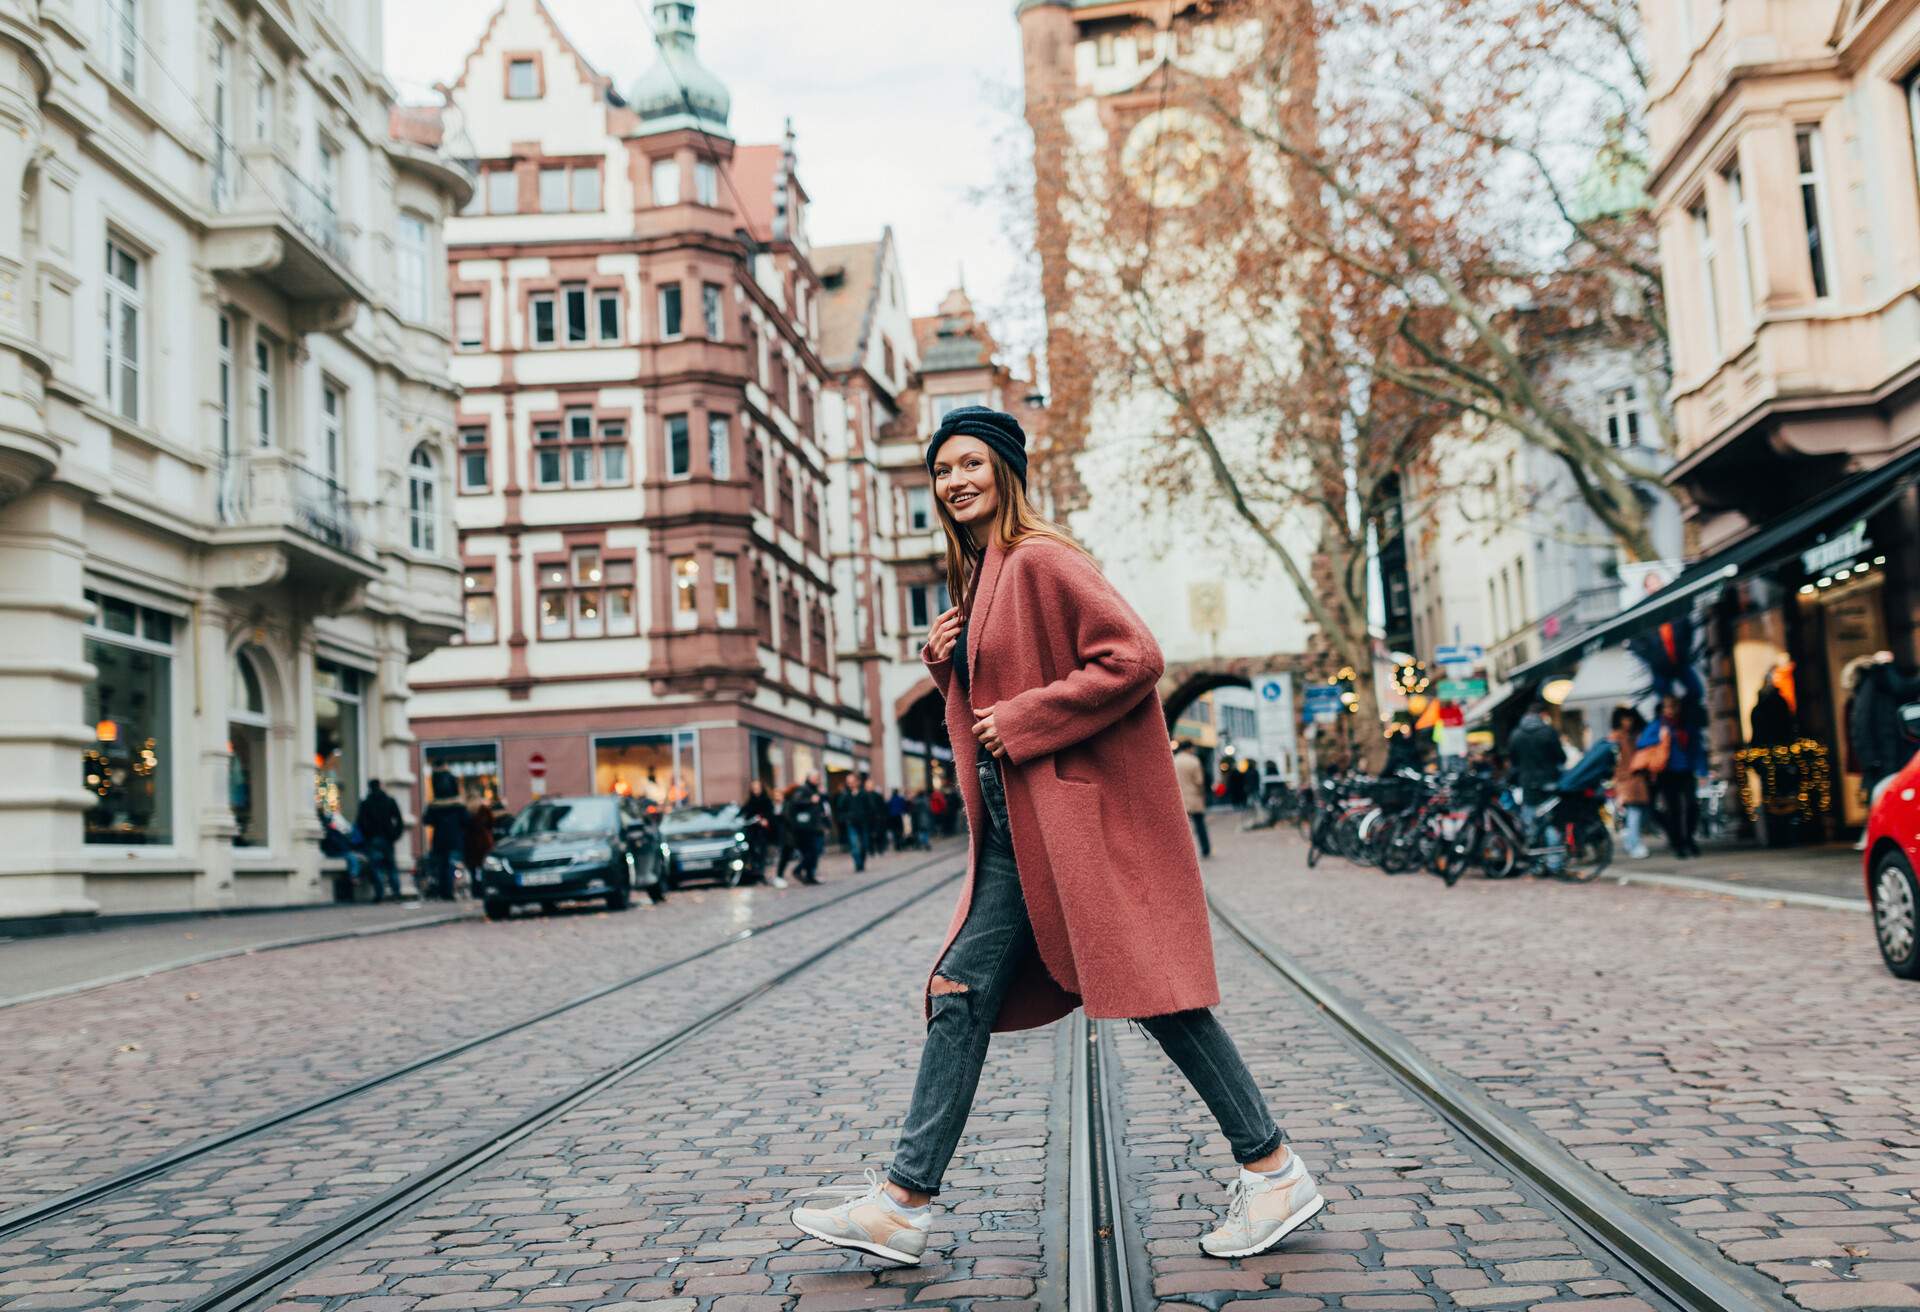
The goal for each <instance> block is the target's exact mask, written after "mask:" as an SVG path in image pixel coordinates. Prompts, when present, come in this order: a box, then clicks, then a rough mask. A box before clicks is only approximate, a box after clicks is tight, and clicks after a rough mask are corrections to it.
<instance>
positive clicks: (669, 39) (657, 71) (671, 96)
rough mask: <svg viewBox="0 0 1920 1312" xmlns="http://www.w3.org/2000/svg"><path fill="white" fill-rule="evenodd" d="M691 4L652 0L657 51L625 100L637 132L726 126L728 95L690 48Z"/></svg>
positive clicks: (730, 98)
mask: <svg viewBox="0 0 1920 1312" xmlns="http://www.w3.org/2000/svg"><path fill="white" fill-rule="evenodd" d="M694 8H695V6H694V0H655V3H654V6H653V25H654V29H655V31H656V32H657V34H658V39H659V44H660V57H659V58H658V59H657V60H655V61H654V65H653V67H652V68H649V69H648V70H647V71H646V72H644V73H642V74H641V75H640V76H639V78H638V79H636V80H635V81H634V84H633V86H632V88H631V89H630V90H629V91H628V92H627V104H628V105H630V106H631V107H632V108H633V110H634V112H635V113H637V114H638V115H639V116H640V121H641V123H642V125H643V126H642V127H641V131H642V132H649V133H651V132H669V131H672V130H673V129H675V128H701V129H704V130H706V131H709V132H712V131H719V132H725V131H726V130H727V117H728V115H729V114H731V113H732V112H733V95H732V93H730V92H729V91H728V90H727V87H726V84H725V83H724V82H722V81H721V80H720V79H719V78H718V77H716V76H714V74H713V72H712V71H711V70H710V69H708V67H707V66H706V65H705V64H703V63H701V62H700V56H699V55H698V54H697V53H695V51H694V36H693V20H694Z"/></svg>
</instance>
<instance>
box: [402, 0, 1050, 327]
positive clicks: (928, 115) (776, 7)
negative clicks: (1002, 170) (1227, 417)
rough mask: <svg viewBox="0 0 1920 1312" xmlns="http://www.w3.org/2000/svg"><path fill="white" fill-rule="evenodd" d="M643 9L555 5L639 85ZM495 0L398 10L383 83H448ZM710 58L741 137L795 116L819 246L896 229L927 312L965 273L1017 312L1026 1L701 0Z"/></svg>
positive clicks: (421, 93) (989, 301) (614, 0)
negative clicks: (982, 196)
mask: <svg viewBox="0 0 1920 1312" xmlns="http://www.w3.org/2000/svg"><path fill="white" fill-rule="evenodd" d="M643 2H644V0H547V3H548V7H549V8H550V9H551V10H552V12H553V14H554V17H555V18H556V19H558V20H559V23H560V26H561V29H562V30H563V31H565V32H566V34H567V35H568V37H569V38H571V39H572V41H573V42H574V43H575V44H576V45H577V46H579V47H580V49H581V50H582V51H583V52H584V53H585V54H586V56H587V58H588V59H590V60H592V61H593V62H594V64H595V65H596V66H597V67H598V68H599V69H600V71H601V72H603V73H607V74H610V75H611V76H612V77H613V79H614V84H615V85H616V86H618V87H621V88H625V87H626V86H627V85H628V84H629V83H631V82H632V80H633V79H634V78H635V77H637V76H638V75H639V74H640V73H641V72H643V71H645V69H646V68H647V66H648V65H650V64H651V63H652V62H653V45H652V41H651V39H650V37H649V36H648V29H647V24H646V21H645V19H644V17H643V16H642V14H641V9H640V5H641V4H642V3H643ZM496 4H497V0H433V2H432V3H427V2H426V0H387V3H386V58H387V73H388V76H389V77H391V78H392V80H393V81H394V83H395V85H396V86H398V87H399V89H400V92H401V95H402V97H403V98H405V99H407V100H426V99H430V98H431V88H432V86H433V84H434V83H435V82H451V81H452V80H453V79H454V78H455V77H457V76H458V74H459V69H460V62H461V60H462V59H463V58H464V56H465V55H466V54H467V52H468V51H469V50H470V49H471V48H472V47H473V45H474V44H475V43H476V42H477V41H478V40H479V37H480V32H481V29H482V28H483V27H484V26H485V24H486V20H487V18H488V17H489V16H490V15H491V14H492V13H493V10H494V8H495V7H496ZM698 30H699V38H700V56H701V59H702V60H703V61H705V63H706V64H707V66H708V67H709V68H711V69H713V70H714V71H715V72H716V73H718V74H719V75H720V76H721V78H722V79H724V80H725V81H726V83H727V85H728V87H729V88H730V89H731V90H732V92H733V135H734V138H735V140H737V141H740V142H743V143H751V142H761V141H777V140H779V138H780V134H781V131H782V124H783V123H784V121H785V119H786V118H787V117H788V116H791V117H792V118H793V121H794V128H795V130H796V131H797V132H798V134H799V151H800V177H801V181H802V182H804V183H805V184H806V187H807V191H808V193H809V194H810V195H811V196H812V197H813V221H812V234H813V239H814V241H815V242H816V243H819V244H829V243H837V242H847V241H862V240H871V239H873V238H876V237H878V236H879V235H880V231H881V229H882V228H883V227H884V226H885V225H886V224H889V223H891V224H892V225H893V229H894V234H895V236H896V237H897V238H898V240H899V242H900V249H901V254H902V256H903V258H904V259H905V262H906V272H907V295H908V297H909V298H910V301H911V304H912V306H913V310H914V313H916V314H928V313H931V312H932V310H933V308H934V307H935V306H936V305H937V304H938V303H939V301H940V298H941V297H942V296H944V295H945V294H946V292H947V290H948V289H949V288H950V287H952V286H953V284H954V281H955V279H956V278H957V277H958V276H959V271H960V269H961V268H962V267H964V268H965V271H966V280H967V290H968V292H969V293H970V294H971V295H972V296H973V298H974V301H975V303H976V304H977V305H979V306H980V307H981V308H982V309H991V308H995V307H997V306H999V305H1001V304H1002V303H1003V302H1005V301H1006V300H1007V296H1006V288H1007V284H1008V281H1009V279H1010V278H1011V277H1013V275H1014V271H1015V267H1016V259H1015V256H1014V253H1013V252H1012V250H1011V249H1010V245H1009V242H1008V240H1007V239H1006V237H1005V236H1004V227H1005V224H1004V220H1003V218H1002V216H1001V215H1000V214H999V213H998V210H997V207H996V206H993V205H983V204H980V203H977V202H976V201H974V200H972V199H970V196H969V192H970V191H971V190H973V189H976V188H984V187H988V186H990V185H991V184H992V183H993V182H994V181H995V171H996V168H998V167H999V164H998V161H999V159H1000V158H1001V157H1002V155H1003V154H1004V151H1003V150H1002V149H1000V148H998V147H996V139H1001V140H1004V139H1005V138H1006V136H1007V133H1008V129H1009V127H1010V126H1011V125H1012V124H1013V123H1014V122H1016V114H1015V113H1014V111H1013V109H1012V108H1010V106H1013V105H1017V103H1018V99H1017V98H1018V94H1019V87H1020V82H1021V74H1020V32H1019V28H1018V26H1017V25H1016V24H1015V22H1014V20H1013V0H701V3H700V17H699V28H698Z"/></svg>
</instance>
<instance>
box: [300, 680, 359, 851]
mask: <svg viewBox="0 0 1920 1312" xmlns="http://www.w3.org/2000/svg"><path fill="white" fill-rule="evenodd" d="M366 678H367V676H366V675H364V674H362V673H361V672H360V671H359V670H354V669H349V668H347V667H346V666H344V665H336V664H334V663H333V662H332V661H327V660H317V661H315V662H314V663H313V735H314V737H313V764H314V778H313V787H314V802H315V804H317V805H318V806H319V808H320V809H321V810H322V811H327V812H330V813H336V814H338V815H341V816H343V817H345V818H346V819H347V820H349V821H351V820H352V819H353V818H354V816H356V815H358V814H359V811H360V793H361V790H362V789H363V787H364V786H365V781H364V780H363V779H362V777H361V761H362V760H364V759H365V757H364V754H363V751H362V739H361V709H362V704H363V701H364V697H365V694H364V691H363V687H364V684H365V682H366Z"/></svg>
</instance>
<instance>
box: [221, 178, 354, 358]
mask: <svg viewBox="0 0 1920 1312" xmlns="http://www.w3.org/2000/svg"><path fill="white" fill-rule="evenodd" d="M210 191H211V199H212V203H213V209H214V214H213V217H212V218H211V219H209V220H208V223H207V242H206V253H207V265H208V267H209V268H211V269H213V270H215V271H218V272H223V273H241V274H248V275H250V276H252V277H255V278H258V279H260V280H261V281H263V282H265V283H268V284H270V285H271V286H273V287H274V288H276V289H277V290H278V291H279V292H280V293H281V294H282V295H284V296H285V297H286V298H287V299H288V300H289V301H291V302H293V305H294V313H295V318H296V321H297V326H298V327H299V329H300V330H301V331H303V332H337V331H339V330H340V329H342V328H345V327H346V326H347V325H348V324H350V323H352V322H353V316H354V315H355V313H357V312H358V310H359V308H360V305H361V303H362V302H364V301H366V300H367V299H368V297H369V293H368V290H367V288H366V285H365V284H364V283H362V282H361V281H360V278H359V275H358V274H356V273H355V272H354V268H353V249H352V244H351V240H350V238H351V233H350V231H349V229H348V228H347V226H346V225H345V223H344V222H343V221H342V219H341V217H340V215H339V213H338V212H337V211H336V210H335V209H334V206H333V203H332V202H331V201H330V200H329V199H328V198H327V197H325V196H323V195H322V194H321V193H320V192H319V191H317V190H315V189H314V187H313V186H312V185H311V184H310V183H308V182H307V181H306V179H304V178H302V177H301V176H300V175H299V174H297V173H295V172H294V171H293V169H292V168H290V167H288V165H287V164H286V163H285V162H284V161H282V160H281V159H280V157H279V156H278V155H277V154H276V153H275V152H274V151H273V150H272V148H270V147H264V146H253V147H248V148H246V149H244V150H238V151H236V150H233V149H232V148H230V147H229V148H228V149H226V150H223V151H221V152H219V154H218V156H217V157H216V161H215V166H214V170H213V175H212V182H211V188H210Z"/></svg>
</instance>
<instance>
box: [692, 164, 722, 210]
mask: <svg viewBox="0 0 1920 1312" xmlns="http://www.w3.org/2000/svg"><path fill="white" fill-rule="evenodd" d="M693 194H694V199H696V200H698V201H699V202H700V203H701V204H702V205H708V206H713V205H718V204H719V203H720V170H719V169H717V168H715V167H714V166H713V165H712V164H710V163H708V162H707V161H706V160H700V161H699V162H698V163H696V164H695V165H694V166H693Z"/></svg>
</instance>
